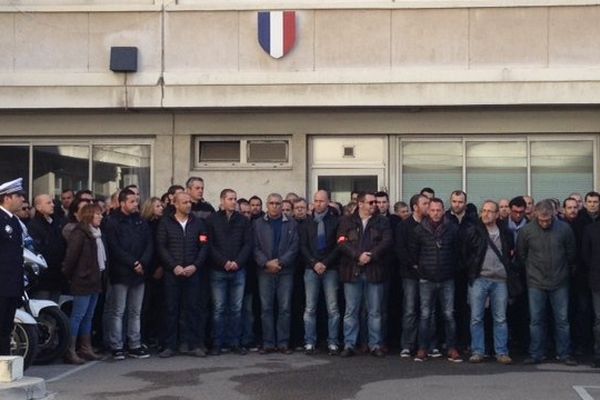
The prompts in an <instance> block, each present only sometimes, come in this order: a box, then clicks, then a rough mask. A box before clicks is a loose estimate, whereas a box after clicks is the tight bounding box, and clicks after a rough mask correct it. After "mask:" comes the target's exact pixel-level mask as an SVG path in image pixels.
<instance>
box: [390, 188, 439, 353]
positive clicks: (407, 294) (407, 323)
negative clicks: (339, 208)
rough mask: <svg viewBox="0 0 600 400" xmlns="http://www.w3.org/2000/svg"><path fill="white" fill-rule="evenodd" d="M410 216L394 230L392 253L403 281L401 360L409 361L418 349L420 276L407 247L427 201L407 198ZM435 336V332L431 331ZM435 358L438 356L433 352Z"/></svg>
mask: <svg viewBox="0 0 600 400" xmlns="http://www.w3.org/2000/svg"><path fill="white" fill-rule="evenodd" d="M409 203H410V208H411V209H412V215H411V216H410V217H409V218H408V219H406V220H404V221H402V222H401V223H399V224H398V225H397V226H396V235H395V250H396V256H397V258H398V260H399V266H400V277H401V278H402V338H401V343H400V344H401V346H402V350H401V351H400V357H402V358H409V357H410V355H411V352H412V351H415V350H416V348H417V331H418V328H419V322H418V317H417V316H418V309H419V274H418V272H417V270H416V269H414V268H413V267H412V266H413V265H414V264H416V261H411V260H410V253H409V249H408V243H409V241H410V238H411V237H412V235H413V230H414V229H415V227H416V226H417V225H419V224H420V223H421V221H422V220H423V218H425V217H426V216H427V213H428V210H429V197H427V196H425V195H423V194H416V195H414V196H412V197H411V198H410V202H409ZM433 331H434V332H435V330H433ZM436 354H437V352H436Z"/></svg>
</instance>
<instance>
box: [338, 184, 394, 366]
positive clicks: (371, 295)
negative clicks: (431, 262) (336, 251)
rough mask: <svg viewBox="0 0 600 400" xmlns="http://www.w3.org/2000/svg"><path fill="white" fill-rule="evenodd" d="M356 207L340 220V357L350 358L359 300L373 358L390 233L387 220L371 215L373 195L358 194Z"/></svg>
mask: <svg viewBox="0 0 600 400" xmlns="http://www.w3.org/2000/svg"><path fill="white" fill-rule="evenodd" d="M357 199H358V208H357V209H356V211H355V212H354V213H353V214H352V215H347V216H344V217H342V218H341V219H340V224H339V227H338V234H337V236H338V239H337V240H338V245H339V247H340V255H341V259H340V278H341V280H342V282H344V296H345V300H346V312H345V314H344V350H343V351H342V354H341V356H342V357H349V356H352V355H354V353H355V350H354V349H355V346H356V342H357V339H358V333H359V312H360V306H361V303H362V299H363V297H365V296H366V299H367V308H368V318H367V319H368V330H369V350H370V351H371V354H372V355H374V356H376V357H383V356H385V354H384V352H383V351H382V349H381V346H382V344H383V335H382V332H381V307H382V304H381V303H382V300H383V283H384V281H385V279H387V278H388V275H387V273H386V267H387V266H386V264H385V263H386V258H385V256H386V253H387V251H389V250H390V247H391V246H392V243H393V239H392V231H391V229H390V224H389V221H388V220H387V218H385V217H383V216H381V215H378V214H376V213H375V196H374V195H373V194H371V193H365V192H361V193H359V194H358V198H357Z"/></svg>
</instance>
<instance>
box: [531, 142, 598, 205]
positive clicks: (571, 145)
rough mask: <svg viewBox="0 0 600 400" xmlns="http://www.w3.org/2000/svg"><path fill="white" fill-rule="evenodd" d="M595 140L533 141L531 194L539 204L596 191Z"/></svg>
mask: <svg viewBox="0 0 600 400" xmlns="http://www.w3.org/2000/svg"><path fill="white" fill-rule="evenodd" d="M593 172H594V142H593V141H592V140H581V141H575V140H573V141H558V142H544V141H537V140H536V141H531V194H532V196H533V197H534V198H535V199H536V200H541V199H545V198H550V197H556V198H558V199H561V200H562V199H564V198H565V197H567V196H568V195H569V194H570V193H572V192H580V193H586V192H589V191H590V190H592V188H593V187H594V179H593V178H594V173H593Z"/></svg>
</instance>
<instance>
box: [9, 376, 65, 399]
mask: <svg viewBox="0 0 600 400" xmlns="http://www.w3.org/2000/svg"><path fill="white" fill-rule="evenodd" d="M0 399H2V400H53V399H54V394H52V393H48V392H47V391H46V382H45V381H44V380H43V379H42V378H32V377H27V376H26V377H24V378H22V379H19V380H18V381H15V382H12V383H0Z"/></svg>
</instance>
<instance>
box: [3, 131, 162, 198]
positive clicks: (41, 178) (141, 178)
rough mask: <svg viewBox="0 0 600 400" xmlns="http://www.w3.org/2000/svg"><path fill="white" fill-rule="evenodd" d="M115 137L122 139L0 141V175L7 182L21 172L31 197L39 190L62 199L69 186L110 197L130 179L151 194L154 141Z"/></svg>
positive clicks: (144, 195)
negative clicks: (61, 195) (106, 142)
mask: <svg viewBox="0 0 600 400" xmlns="http://www.w3.org/2000/svg"><path fill="white" fill-rule="evenodd" d="M53 142H54V143H53ZM69 142H71V143H69ZM115 142H117V143H118V142H119V141H118V140H111V141H110V143H111V144H104V143H103V142H102V141H100V140H98V141H85V140H69V139H62V140H52V139H45V140H40V141H36V142H35V143H29V144H10V143H6V144H5V143H0V179H1V180H2V182H6V181H7V180H10V179H15V178H17V177H22V178H23V180H24V185H25V189H26V190H27V192H28V194H29V196H30V198H32V199H33V198H34V197H35V196H37V195H38V194H49V195H50V196H53V197H55V198H56V199H59V198H60V194H61V192H62V190H64V189H67V188H69V189H72V190H75V191H77V190H81V189H91V190H92V191H93V192H94V196H100V197H108V196H110V195H111V194H112V193H114V192H115V191H116V190H117V189H118V188H122V187H125V186H127V185H129V184H136V185H138V186H139V188H140V191H141V193H142V197H144V198H145V197H146V196H149V195H150V194H151V187H150V184H151V171H150V167H151V160H152V158H151V154H152V146H151V142H150V141H147V140H146V141H145V140H141V141H140V140H136V142H138V143H136V144H131V143H122V144H115ZM139 142H144V143H143V144H140V143H139ZM65 143H67V144H65ZM30 177H31V178H32V180H31V181H30V180H29V178H30Z"/></svg>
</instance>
